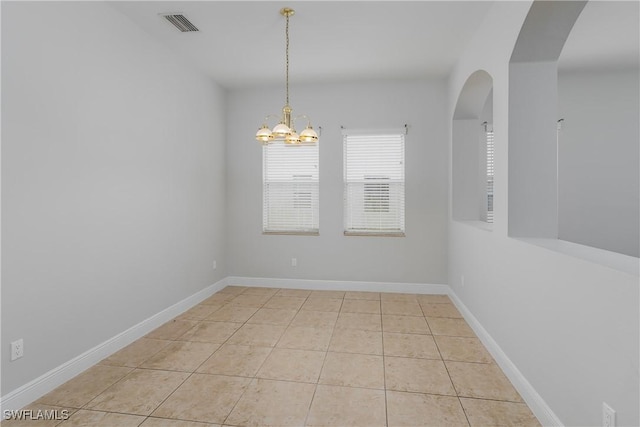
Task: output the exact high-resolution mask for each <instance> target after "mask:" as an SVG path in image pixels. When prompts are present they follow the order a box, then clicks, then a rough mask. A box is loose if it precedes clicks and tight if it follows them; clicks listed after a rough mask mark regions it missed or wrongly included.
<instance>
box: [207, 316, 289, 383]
mask: <svg viewBox="0 0 640 427" xmlns="http://www.w3.org/2000/svg"><path fill="white" fill-rule="evenodd" d="M256 312H257V310H256ZM254 314H255V313H254ZM248 320H249V319H247V321H248ZM247 321H245V322H244V323H242V325H241V326H240V327H239V328H238V329H236V330H235V331H233V333H232V334H231V335H229V336H228V337H227V339H226V340H224V342H222V343H220V345H219V347H218V348H217V349H216V351H214V352H213V353H212V354H211V355H210V356H209V357H207V358H206V359H205V360H204V361H203V362H202V363H201V364H200V365H198V367H197V368H196V371H197V370H198V369H200V368H201V367H202V365H204V364H205V363H207V362H208V361H209V359H211V358H212V357H213V356H214V355H215V354H216V353H217V352H218V351H219V350H220V349H221V348H222V347H224V345H225V344H227V343H228V342H229V340H230V339H231V338H232V337H233V336H234V335H235V334H236V333H237V332H238V331H239V330H240V329H242V327H243V326H244V325H247V324H248V323H247ZM233 323H239V322H233ZM285 330H286V329H285ZM283 334H284V332H283ZM229 345H240V344H229ZM245 346H246V347H268V348H271V350H270V351H269V354H268V355H267V358H268V357H269V355H271V353H272V352H273V349H274V348H275V346H252V345H245ZM267 358H265V360H266V359H267ZM263 363H264V362H263ZM260 367H262V365H260ZM257 372H258V371H256V373H257Z"/></svg>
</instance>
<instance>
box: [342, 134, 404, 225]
mask: <svg viewBox="0 0 640 427" xmlns="http://www.w3.org/2000/svg"><path fill="white" fill-rule="evenodd" d="M343 139H344V140H343V143H344V222H345V224H344V229H345V234H387V235H404V231H405V228H404V133H402V132H401V131H398V132H397V133H396V132H394V133H380V134H364V133H360V132H358V133H349V132H348V131H345V133H344V136H343Z"/></svg>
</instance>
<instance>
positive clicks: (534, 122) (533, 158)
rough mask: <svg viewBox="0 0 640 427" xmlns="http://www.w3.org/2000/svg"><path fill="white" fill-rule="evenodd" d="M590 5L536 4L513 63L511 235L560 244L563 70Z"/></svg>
mask: <svg viewBox="0 0 640 427" xmlns="http://www.w3.org/2000/svg"><path fill="white" fill-rule="evenodd" d="M585 4H586V1H557V2H556V1H554V2H551V1H540V0H537V1H534V2H533V4H532V6H531V9H530V10H529V13H528V14H527V17H526V19H525V22H524V24H523V26H522V29H521V31H520V34H519V36H518V39H517V41H516V44H515V47H514V49H513V53H512V55H511V60H510V63H509V139H508V141H509V142H508V144H509V154H508V156H509V171H508V177H509V189H508V196H509V200H508V209H509V211H508V212H509V219H508V232H509V235H510V236H515V237H536V238H552V239H557V238H558V172H557V120H558V65H557V61H558V58H559V56H560V53H561V51H562V48H563V46H564V43H565V42H566V40H567V37H568V36H569V33H570V32H571V29H572V27H573V25H574V23H575V21H576V20H577V18H578V16H579V15H580V13H581V12H582V9H583V8H584V6H585Z"/></svg>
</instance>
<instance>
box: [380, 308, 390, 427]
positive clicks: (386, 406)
mask: <svg viewBox="0 0 640 427" xmlns="http://www.w3.org/2000/svg"><path fill="white" fill-rule="evenodd" d="M382 319H383V318H382V295H380V335H381V337H382V380H383V384H384V417H385V423H386V425H387V426H389V400H388V397H387V363H386V359H385V351H384V322H383V321H382Z"/></svg>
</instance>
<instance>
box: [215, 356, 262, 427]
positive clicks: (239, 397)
mask: <svg viewBox="0 0 640 427" xmlns="http://www.w3.org/2000/svg"><path fill="white" fill-rule="evenodd" d="M267 357H269V356H267ZM265 360H266V359H265ZM256 373H257V371H256ZM255 379H256V378H255V376H254V377H253V378H250V379H249V383H248V384H247V385H246V387H244V390H242V393H240V396H238V399H237V400H236V401H235V403H234V404H233V406H232V407H231V410H230V411H229V412H228V413H227V415H225V417H224V419H223V420H222V422H221V423H219V424H220V425H225V424H226V421H227V419H228V418H229V417H230V416H231V414H232V413H233V411H234V410H235V409H236V406H238V403H239V402H240V401H241V400H242V398H243V397H244V395H245V394H246V393H247V390H249V387H251V384H252V383H253V381H254V380H255ZM217 424H218V423H217Z"/></svg>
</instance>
